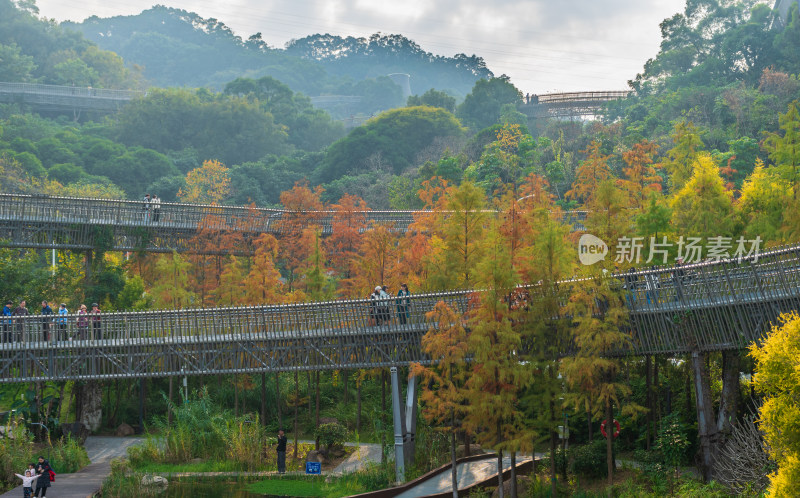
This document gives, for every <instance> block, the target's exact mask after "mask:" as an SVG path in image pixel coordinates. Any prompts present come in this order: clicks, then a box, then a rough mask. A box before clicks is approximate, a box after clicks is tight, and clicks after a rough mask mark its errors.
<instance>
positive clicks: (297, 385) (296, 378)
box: [294, 370, 300, 460]
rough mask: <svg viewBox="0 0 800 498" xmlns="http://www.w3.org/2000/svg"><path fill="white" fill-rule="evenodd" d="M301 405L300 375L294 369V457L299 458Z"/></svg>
mask: <svg viewBox="0 0 800 498" xmlns="http://www.w3.org/2000/svg"><path fill="white" fill-rule="evenodd" d="M299 405H300V377H299V375H298V374H297V370H295V371H294V459H295V460H297V408H298V406H299Z"/></svg>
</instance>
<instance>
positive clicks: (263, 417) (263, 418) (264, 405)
mask: <svg viewBox="0 0 800 498" xmlns="http://www.w3.org/2000/svg"><path fill="white" fill-rule="evenodd" d="M261 425H262V426H265V425H267V372H261Z"/></svg>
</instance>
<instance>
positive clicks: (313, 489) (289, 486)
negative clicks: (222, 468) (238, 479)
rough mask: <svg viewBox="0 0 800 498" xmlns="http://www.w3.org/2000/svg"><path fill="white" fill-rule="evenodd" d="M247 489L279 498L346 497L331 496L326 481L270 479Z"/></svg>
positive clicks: (315, 479) (318, 479) (319, 479)
mask: <svg viewBox="0 0 800 498" xmlns="http://www.w3.org/2000/svg"><path fill="white" fill-rule="evenodd" d="M247 489H248V490H250V491H252V492H253V493H261V494H265V495H278V496H281V495H283V496H303V497H306V496H309V497H312V496H327V497H331V498H335V497H339V496H346V495H340V494H333V495H332V494H331V490H330V489H329V487H328V486H327V485H326V484H325V481H324V479H322V478H314V479H291V478H281V479H268V480H266V481H260V482H256V483H253V484H250V485H248V486H247Z"/></svg>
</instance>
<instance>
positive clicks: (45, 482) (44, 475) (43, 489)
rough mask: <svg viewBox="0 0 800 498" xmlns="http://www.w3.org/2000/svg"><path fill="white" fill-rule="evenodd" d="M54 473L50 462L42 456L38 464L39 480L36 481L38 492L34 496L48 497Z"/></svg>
mask: <svg viewBox="0 0 800 498" xmlns="http://www.w3.org/2000/svg"><path fill="white" fill-rule="evenodd" d="M52 472H53V469H52V468H51V467H50V462H48V461H47V460H45V458H44V457H43V456H40V457H39V461H38V462H37V463H36V473H37V474H38V475H39V480H38V481H36V492H35V493H34V494H33V496H36V497H39V496H41V497H42V498H44V497H45V495H47V488H49V487H50V478H51V476H52V475H53V474H52ZM40 493H41V494H40Z"/></svg>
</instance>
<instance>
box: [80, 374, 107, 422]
mask: <svg viewBox="0 0 800 498" xmlns="http://www.w3.org/2000/svg"><path fill="white" fill-rule="evenodd" d="M102 421H103V390H102V388H101V386H100V383H99V382H98V381H96V380H89V381H86V383H85V384H84V385H83V387H82V388H81V417H80V422H83V425H85V426H86V428H87V429H89V431H91V432H94V431H96V430H97V429H99V428H100V423H101V422H102Z"/></svg>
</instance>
